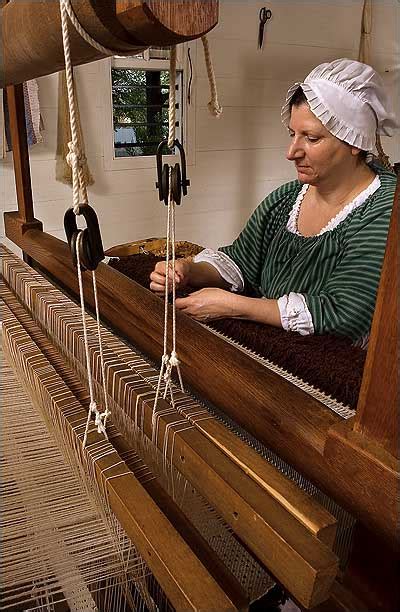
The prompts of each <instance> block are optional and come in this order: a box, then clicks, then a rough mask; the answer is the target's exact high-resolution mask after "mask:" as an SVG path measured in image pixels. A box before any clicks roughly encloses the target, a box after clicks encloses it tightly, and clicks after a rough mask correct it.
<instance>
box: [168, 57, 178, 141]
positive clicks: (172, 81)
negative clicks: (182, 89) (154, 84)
mask: <svg viewBox="0 0 400 612" xmlns="http://www.w3.org/2000/svg"><path fill="white" fill-rule="evenodd" d="M175 117H176V46H174V47H172V48H171V55H170V60H169V101H168V147H169V148H170V149H173V148H174V140H175Z"/></svg>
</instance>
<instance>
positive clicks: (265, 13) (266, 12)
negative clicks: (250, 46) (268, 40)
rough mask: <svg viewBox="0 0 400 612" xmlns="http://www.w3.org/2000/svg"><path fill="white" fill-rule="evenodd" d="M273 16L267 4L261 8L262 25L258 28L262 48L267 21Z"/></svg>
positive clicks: (259, 43) (259, 42) (259, 46)
mask: <svg viewBox="0 0 400 612" xmlns="http://www.w3.org/2000/svg"><path fill="white" fill-rule="evenodd" d="M271 17H272V11H270V10H269V9H266V8H265V6H264V7H263V8H262V9H260V13H259V19H260V26H259V28H258V48H259V49H262V46H263V40H264V28H265V24H266V23H267V21H268V19H271Z"/></svg>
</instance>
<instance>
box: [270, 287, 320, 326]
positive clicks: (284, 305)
mask: <svg viewBox="0 0 400 612" xmlns="http://www.w3.org/2000/svg"><path fill="white" fill-rule="evenodd" d="M278 308H279V312H280V315H281V322H282V327H283V329H285V330H286V331H295V332H298V333H299V334H300V335H301V336H308V335H310V334H313V333H314V325H313V320H312V316H311V313H310V311H309V310H308V307H307V304H306V300H305V299H304V295H302V294H301V293H289V295H283V296H282V297H280V298H279V299H278Z"/></svg>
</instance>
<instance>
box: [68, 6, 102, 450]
mask: <svg viewBox="0 0 400 612" xmlns="http://www.w3.org/2000/svg"><path fill="white" fill-rule="evenodd" d="M60 12H61V27H62V38H63V48H64V58H65V74H66V83H67V94H68V108H69V120H70V126H71V142H69V143H68V148H69V153H68V155H67V162H68V164H69V165H70V166H71V170H72V205H73V210H74V213H75V215H79V214H80V208H79V207H80V206H82V205H83V206H87V205H88V195H87V185H86V181H85V173H84V160H85V154H84V152H83V151H82V150H81V148H80V144H79V132H78V121H77V111H76V106H75V96H74V76H73V68H72V62H71V50H70V43H69V33H68V18H69V19H70V20H71V22H72V24H73V26H74V27H75V29H76V30H77V31H78V33H79V34H80V35H81V36H82V38H83V39H84V40H86V42H88V43H89V44H91V45H92V46H93V47H95V48H96V49H98V50H99V51H101V52H102V53H104V54H106V55H109V54H111V55H112V54H113V51H111V50H109V49H106V48H105V47H103V46H102V45H100V44H99V43H97V42H96V41H95V40H94V39H93V38H92V37H91V36H89V34H88V33H87V32H85V30H84V29H83V28H82V26H81V25H80V23H79V22H78V20H77V18H76V15H75V13H74V11H73V9H72V7H71V3H70V0H60ZM81 243H82V232H79V233H78V235H77V239H76V257H77V270H78V284H79V297H80V303H81V313H82V326H83V336H84V344H85V356H86V368H87V376H88V385H89V394H90V404H89V410H88V418H87V422H86V428H85V433H84V438H83V446H84V447H85V445H86V441H87V435H88V431H89V426H90V422H91V417H92V415H94V417H95V425H96V427H97V431H98V432H99V433H102V434H103V435H104V436H105V438H107V432H106V424H107V419H108V417H109V415H110V414H111V413H110V410H109V408H108V396H107V388H106V382H105V381H106V376H105V365H104V356H103V345H102V340H101V329H100V313H99V304H98V295H97V285H96V273H95V271H94V270H93V271H92V283H93V294H94V301H95V308H96V319H97V333H98V341H99V351H100V363H101V370H102V383H103V395H104V405H105V410H104V412H100V410H99V409H98V407H97V403H96V400H95V393H94V385H93V377H92V367H91V363H90V352H89V341H88V333H87V326H86V312H85V299H84V292H83V280H82V269H81V262H80V248H81Z"/></svg>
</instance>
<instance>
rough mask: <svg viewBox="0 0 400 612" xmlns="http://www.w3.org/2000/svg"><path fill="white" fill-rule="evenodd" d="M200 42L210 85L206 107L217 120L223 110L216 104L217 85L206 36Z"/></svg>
mask: <svg viewBox="0 0 400 612" xmlns="http://www.w3.org/2000/svg"><path fill="white" fill-rule="evenodd" d="M201 42H202V43H203V50H204V59H205V62H206V68H207V76H208V82H209V84H210V91H211V100H210V101H209V103H208V104H207V106H208V109H209V111H210V113H211V114H212V115H214V117H217V118H219V117H220V116H221V115H222V110H223V109H222V106H220V104H219V102H218V92H217V83H216V81H215V74H214V68H213V65H212V60H211V53H210V47H209V45H208V40H207V36H202V37H201Z"/></svg>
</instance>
